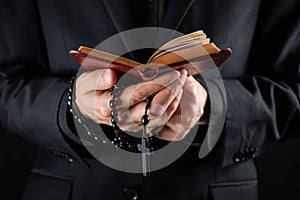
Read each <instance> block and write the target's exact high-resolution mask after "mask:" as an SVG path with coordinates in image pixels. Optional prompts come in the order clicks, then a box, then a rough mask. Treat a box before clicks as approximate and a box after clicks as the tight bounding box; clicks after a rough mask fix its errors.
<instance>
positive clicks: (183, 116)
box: [156, 76, 207, 141]
mask: <svg viewBox="0 0 300 200" xmlns="http://www.w3.org/2000/svg"><path fill="white" fill-rule="evenodd" d="M182 89H183V94H182V97H181V101H180V104H179V106H178V107H177V110H176V111H175V112H174V114H173V115H172V117H171V118H170V119H169V121H168V122H167V123H166V124H165V125H164V127H163V128H162V129H161V130H160V131H159V132H158V133H157V134H156V137H158V138H160V139H163V140H167V141H180V140H182V139H183V138H184V137H185V136H186V135H187V134H188V133H189V131H190V130H191V129H192V128H193V127H194V126H195V125H196V124H197V123H198V122H199V120H200V118H201V116H202V115H203V114H204V107H205V104H206V101H207V92H206V89H205V88H204V87H203V86H202V85H201V84H200V83H199V82H198V81H197V80H196V79H195V78H194V77H192V76H189V77H188V78H187V79H186V82H185V84H184V85H183V88H182Z"/></svg>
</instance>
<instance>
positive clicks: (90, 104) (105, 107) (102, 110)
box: [75, 69, 117, 125]
mask: <svg viewBox="0 0 300 200" xmlns="http://www.w3.org/2000/svg"><path fill="white" fill-rule="evenodd" d="M116 81H117V74H116V72H115V71H113V70H110V69H100V70H96V71H87V72H84V73H83V74H81V75H80V76H79V77H78V78H77V79H76V84H75V102H76V106H77V108H78V109H79V111H80V112H81V113H82V114H83V115H84V116H85V117H87V118H89V119H92V120H93V121H95V122H97V123H99V124H108V125H110V124H111V117H110V113H111V109H110V108H109V101H110V99H111V91H110V89H111V88H112V87H113V86H114V84H115V83H116Z"/></svg>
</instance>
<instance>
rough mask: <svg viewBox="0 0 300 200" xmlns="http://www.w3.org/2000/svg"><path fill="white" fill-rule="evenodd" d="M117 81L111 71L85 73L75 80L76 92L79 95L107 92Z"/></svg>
mask: <svg viewBox="0 0 300 200" xmlns="http://www.w3.org/2000/svg"><path fill="white" fill-rule="evenodd" d="M116 81H117V74H116V72H115V71H113V70H111V69H99V70H95V71H87V72H84V73H83V74H81V75H80V76H79V77H78V78H77V80H76V90H77V91H78V92H79V93H83V94H85V93H88V92H93V91H95V90H107V89H110V88H111V87H113V85H114V84H115V83H116Z"/></svg>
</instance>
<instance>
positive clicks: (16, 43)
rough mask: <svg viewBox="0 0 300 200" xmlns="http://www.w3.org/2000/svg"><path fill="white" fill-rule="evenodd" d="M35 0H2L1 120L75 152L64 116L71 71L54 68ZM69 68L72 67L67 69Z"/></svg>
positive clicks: (47, 144) (42, 143) (46, 144)
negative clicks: (64, 71)
mask: <svg viewBox="0 0 300 200" xmlns="http://www.w3.org/2000/svg"><path fill="white" fill-rule="evenodd" d="M32 2H34V1H26V3H25V2H24V3H23V2H21V3H20V2H19V1H17V2H15V1H1V3H0V44H1V45H0V119H1V120H0V126H1V127H3V128H4V130H6V132H8V133H11V134H14V135H17V136H20V137H22V138H24V139H26V140H28V141H30V142H32V143H34V144H36V145H38V146H39V147H42V148H45V149H48V150H51V151H56V152H58V151H60V152H65V153H67V154H70V155H72V154H73V157H76V155H74V152H73V150H72V148H71V147H70V146H69V144H68V142H67V141H66V139H65V138H66V137H65V136H64V134H63V131H62V127H61V126H60V124H61V123H60V122H59V120H60V121H63V120H65V117H64V118H61V119H60V118H59V113H61V110H65V105H64V104H63V103H64V102H65V101H66V100H64V98H66V94H65V93H66V92H65V91H66V89H67V88H68V85H69V81H68V79H69V77H70V76H71V74H72V72H71V71H70V73H66V74H64V75H62V74H54V73H53V72H51V70H50V68H49V64H48V61H47V53H46V47H45V41H44V38H43V34H42V29H41V25H40V22H39V15H38V12H37V10H38V9H37V7H36V5H35V4H34V3H32ZM66 71H67V70H66Z"/></svg>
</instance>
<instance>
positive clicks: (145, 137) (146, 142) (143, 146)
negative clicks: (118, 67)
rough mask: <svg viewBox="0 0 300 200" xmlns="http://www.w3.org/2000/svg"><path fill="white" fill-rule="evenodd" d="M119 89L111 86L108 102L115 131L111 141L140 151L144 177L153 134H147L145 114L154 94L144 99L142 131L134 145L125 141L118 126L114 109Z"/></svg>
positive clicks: (146, 171) (124, 136) (117, 145)
mask: <svg viewBox="0 0 300 200" xmlns="http://www.w3.org/2000/svg"><path fill="white" fill-rule="evenodd" d="M121 89H123V88H120V87H119V86H117V85H115V86H114V87H113V88H112V92H111V100H110V102H109V107H110V108H111V109H112V111H111V123H112V127H113V129H114V132H115V139H114V140H113V141H112V143H113V144H115V145H116V147H120V148H125V149H126V148H127V149H128V148H129V149H131V150H133V149H137V150H138V151H139V152H141V153H142V172H143V175H144V176H145V177H146V176H148V175H149V172H150V154H151V152H152V150H153V149H152V148H151V147H150V139H151V138H150V137H151V136H153V134H151V133H149V134H147V125H148V124H149V122H150V117H149V115H148V114H147V111H148V109H149V107H150V105H151V101H152V99H153V97H154V94H153V95H151V96H149V97H148V98H147V99H146V100H145V101H146V106H145V113H144V115H143V116H142V118H141V124H142V126H143V133H142V137H141V141H140V143H138V144H137V145H136V147H134V146H133V145H132V144H129V143H128V141H126V134H125V133H123V132H122V131H121V130H120V128H119V125H118V123H119V121H118V117H117V116H118V111H117V110H116V107H117V101H116V99H117V98H118V95H119V93H120V92H121Z"/></svg>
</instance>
